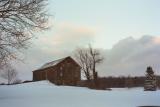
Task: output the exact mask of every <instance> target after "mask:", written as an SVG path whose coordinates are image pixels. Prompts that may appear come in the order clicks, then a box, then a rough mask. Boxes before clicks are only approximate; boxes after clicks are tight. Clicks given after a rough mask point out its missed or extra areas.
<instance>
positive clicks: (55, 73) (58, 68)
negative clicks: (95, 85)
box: [33, 57, 81, 85]
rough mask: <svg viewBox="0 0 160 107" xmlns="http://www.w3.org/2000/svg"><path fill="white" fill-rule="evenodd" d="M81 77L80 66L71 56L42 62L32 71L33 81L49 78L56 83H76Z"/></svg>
mask: <svg viewBox="0 0 160 107" xmlns="http://www.w3.org/2000/svg"><path fill="white" fill-rule="evenodd" d="M80 79H81V67H80V66H79V64H78V63H77V62H76V61H75V60H74V59H72V58H71V57H66V58H63V59H59V60H55V61H52V62H49V63H46V64H44V65H43V66H42V67H41V68H40V69H38V70H35V71H33V81H40V80H49V81H50V82H53V83H55V84H57V85H76V84H77V82H78V81H80Z"/></svg>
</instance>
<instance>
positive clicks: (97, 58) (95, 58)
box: [89, 45, 104, 80]
mask: <svg viewBox="0 0 160 107" xmlns="http://www.w3.org/2000/svg"><path fill="white" fill-rule="evenodd" d="M89 55H90V63H91V64H90V65H91V66H90V67H91V70H92V73H93V79H94V80H96V79H97V77H98V73H97V71H96V66H97V65H98V64H100V63H102V61H103V60H104V58H103V57H102V56H101V53H100V51H99V50H97V49H93V48H92V46H91V45H89Z"/></svg>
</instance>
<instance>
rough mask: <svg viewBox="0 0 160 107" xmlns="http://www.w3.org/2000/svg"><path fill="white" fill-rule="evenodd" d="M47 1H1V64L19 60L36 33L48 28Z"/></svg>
mask: <svg viewBox="0 0 160 107" xmlns="http://www.w3.org/2000/svg"><path fill="white" fill-rule="evenodd" d="M46 5H47V0H0V64H1V65H4V64H5V63H6V62H8V61H9V60H11V59H15V58H17V55H18V54H17V53H18V52H19V49H22V48H26V47H27V43H28V40H29V39H30V38H32V37H33V33H34V31H40V30H44V29H46V28H47V26H48V25H47V23H46V22H47V21H48V15H47V14H46V11H45V7H46Z"/></svg>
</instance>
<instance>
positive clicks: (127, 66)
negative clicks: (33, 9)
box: [17, 0, 160, 79]
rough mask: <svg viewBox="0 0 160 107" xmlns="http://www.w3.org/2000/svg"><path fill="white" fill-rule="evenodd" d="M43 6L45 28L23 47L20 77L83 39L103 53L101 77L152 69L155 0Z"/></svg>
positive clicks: (58, 1)
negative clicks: (48, 26) (45, 18)
mask: <svg viewBox="0 0 160 107" xmlns="http://www.w3.org/2000/svg"><path fill="white" fill-rule="evenodd" d="M48 10H49V14H50V15H52V16H51V17H50V19H49V25H50V26H51V29H50V30H47V31H45V32H41V33H37V36H36V38H34V39H32V41H31V42H32V45H31V46H30V48H29V49H28V50H25V51H23V54H24V59H25V60H24V63H22V64H18V66H17V69H18V71H19V72H20V76H21V77H23V78H26V79H31V78H32V75H31V74H32V72H31V71H33V70H35V69H37V68H39V67H40V66H41V65H43V64H45V63H46V62H49V61H53V60H55V59H58V58H62V57H65V56H68V55H72V54H73V51H74V49H75V48H76V47H80V46H81V47H83V46H86V45H88V44H89V43H91V44H92V45H93V46H94V47H95V48H99V49H101V50H102V52H103V54H104V56H105V57H106V60H105V62H104V63H103V64H102V65H101V66H100V67H99V68H98V69H99V71H100V74H101V76H107V75H143V74H144V73H145V69H146V66H148V65H152V66H153V67H154V69H155V70H156V73H158V69H160V68H158V64H159V62H160V61H159V57H158V55H159V54H160V51H159V50H160V46H159V43H160V39H159V35H160V30H159V29H160V21H159V19H160V13H159V12H160V1H159V0H123V1H122V0H121V1H120V0H119V1H118V0H49V6H48ZM146 35H147V36H146Z"/></svg>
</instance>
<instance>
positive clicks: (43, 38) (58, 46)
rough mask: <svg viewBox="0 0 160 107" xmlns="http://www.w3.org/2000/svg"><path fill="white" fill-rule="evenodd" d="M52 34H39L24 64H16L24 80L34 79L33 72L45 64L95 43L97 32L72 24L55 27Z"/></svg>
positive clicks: (26, 51) (26, 53)
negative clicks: (78, 48)
mask: <svg viewBox="0 0 160 107" xmlns="http://www.w3.org/2000/svg"><path fill="white" fill-rule="evenodd" d="M53 30H54V31H52V33H42V34H39V36H38V39H34V40H32V42H33V43H32V45H31V46H32V47H30V48H29V49H28V50H25V51H24V52H23V53H24V56H25V59H24V60H25V61H24V63H21V62H16V64H15V65H16V68H17V70H18V71H19V72H20V75H21V77H22V79H32V76H31V74H32V73H31V71H33V70H35V69H37V68H39V67H40V66H42V65H43V64H44V63H46V62H49V61H53V60H55V59H58V58H62V57H66V56H68V55H72V52H73V50H74V49H75V48H77V47H79V46H85V45H88V44H89V43H92V42H93V41H94V36H95V30H94V29H93V28H91V27H87V26H76V25H73V24H71V23H66V22H65V23H58V24H55V25H54V28H53Z"/></svg>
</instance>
